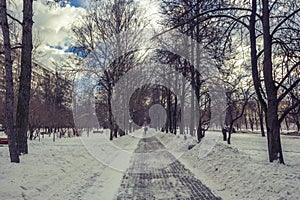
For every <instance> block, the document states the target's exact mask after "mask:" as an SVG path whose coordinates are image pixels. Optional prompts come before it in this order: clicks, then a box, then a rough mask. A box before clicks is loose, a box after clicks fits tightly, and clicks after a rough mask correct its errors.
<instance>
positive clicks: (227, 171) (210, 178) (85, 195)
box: [0, 130, 300, 200]
mask: <svg viewBox="0 0 300 200" xmlns="http://www.w3.org/2000/svg"><path fill="white" fill-rule="evenodd" d="M209 134H210V136H213V137H211V138H209V137H208V138H209V139H208V140H207V141H205V143H203V144H200V145H197V146H195V147H194V148H193V149H192V150H189V151H187V147H188V146H189V145H190V144H194V143H195V139H194V138H191V137H188V138H187V139H186V140H185V139H184V137H183V136H180V137H179V136H174V135H172V134H163V133H158V134H154V133H153V132H151V131H150V130H149V133H148V135H146V136H145V135H143V132H142V130H140V132H137V133H134V134H132V135H128V136H125V137H122V138H118V139H114V141H113V142H110V141H109V140H108V134H107V132H105V133H103V134H90V137H87V136H86V134H84V135H83V136H82V137H80V138H62V139H57V141H56V142H55V143H53V142H52V138H50V137H47V136H46V137H45V138H42V139H41V141H40V142H39V141H29V154H28V155H23V156H21V163H20V164H11V163H10V162H9V157H8V156H9V155H8V147H7V146H2V147H0V199H5V200H15V199H29V200H34V199H87V200H90V199H100V200H106V199H107V200H109V199H114V198H115V197H116V196H115V195H116V193H117V191H118V188H119V186H120V183H121V181H122V178H123V175H124V171H125V170H126V168H127V167H128V163H129V160H130V159H131V156H132V154H133V152H134V149H136V147H137V144H138V141H139V140H140V138H141V137H148V136H152V135H155V136H156V137H157V138H158V139H159V140H160V141H161V142H162V143H163V144H164V145H165V146H166V148H167V150H169V151H170V152H171V153H173V155H175V157H176V158H178V159H179V160H180V161H181V162H182V163H183V164H184V165H185V166H186V167H187V168H189V169H190V170H191V171H192V172H193V173H195V175H196V176H197V177H198V178H199V179H200V180H201V181H202V182H203V183H204V184H206V185H207V186H208V187H209V188H211V189H212V191H213V192H214V193H215V194H216V195H218V196H221V197H222V198H223V199H225V200H226V199H263V200H264V199H299V198H300V138H299V137H291V136H283V137H282V143H283V150H284V155H285V162H286V165H280V164H277V163H269V162H268V161H267V147H266V138H262V137H260V136H259V135H251V134H234V135H233V136H232V145H231V146H228V145H227V144H226V143H225V142H223V141H221V137H218V136H221V133H219V132H217V133H216V132H215V133H212V132H211V133H208V134H207V136H209ZM216 138H218V140H216ZM205 145H206V146H205Z"/></svg>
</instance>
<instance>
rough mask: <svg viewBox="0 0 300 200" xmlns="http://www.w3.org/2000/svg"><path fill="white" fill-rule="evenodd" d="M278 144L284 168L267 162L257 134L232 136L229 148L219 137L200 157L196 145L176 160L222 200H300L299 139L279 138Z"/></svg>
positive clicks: (263, 144)
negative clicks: (284, 163)
mask: <svg viewBox="0 0 300 200" xmlns="http://www.w3.org/2000/svg"><path fill="white" fill-rule="evenodd" d="M208 134H209V133H208ZM219 134H220V133H219ZM282 145H283V151H284V156H285V162H286V165H281V164H278V163H269V162H268V155H267V144H266V138H263V137H261V136H260V135H258V134H233V135H232V145H230V146H229V145H227V144H226V142H223V141H221V138H220V139H219V140H218V141H217V143H216V144H215V146H214V148H213V149H212V151H210V152H209V153H208V155H207V156H205V157H202V158H199V156H198V155H199V148H200V146H201V145H197V146H196V147H195V148H193V149H192V150H190V151H188V152H186V153H185V154H184V155H183V156H182V157H181V158H180V161H181V162H182V163H184V164H185V165H186V167H188V168H189V169H190V170H191V171H192V172H194V173H195V175H196V176H197V177H198V178H199V179H200V180H201V181H202V182H204V183H205V184H206V185H207V186H208V187H210V188H211V189H212V190H213V192H215V194H217V195H219V196H221V197H222V198H223V199H262V200H265V199H272V200H273V199H289V200H290V199H300V137H295V136H294V137H292V136H282Z"/></svg>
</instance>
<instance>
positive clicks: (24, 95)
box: [16, 0, 33, 154]
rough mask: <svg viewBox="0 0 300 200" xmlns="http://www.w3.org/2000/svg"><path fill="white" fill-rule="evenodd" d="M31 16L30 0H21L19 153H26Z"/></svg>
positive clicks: (30, 68) (30, 65)
mask: <svg viewBox="0 0 300 200" xmlns="http://www.w3.org/2000/svg"><path fill="white" fill-rule="evenodd" d="M32 16H33V11H32V0H23V25H22V53H21V74H20V86H19V93H18V105H17V119H16V128H17V145H18V150H19V154H21V153H24V154H27V153H28V145H27V130H28V119H29V100H30V88H31V71H32V60H31V59H32V25H33V21H32Z"/></svg>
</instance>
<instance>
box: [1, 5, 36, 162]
mask: <svg viewBox="0 0 300 200" xmlns="http://www.w3.org/2000/svg"><path fill="white" fill-rule="evenodd" d="M0 15H1V17H0V19H1V28H2V35H3V42H4V56H5V77H6V100H5V102H6V109H5V112H6V132H7V135H8V145H9V152H10V159H11V162H16V163H19V162H20V159H19V155H20V154H22V153H25V154H27V153H28V146H27V129H28V120H29V115H28V113H29V100H30V84H31V71H32V46H33V45H32V25H33V20H32V16H33V12H32V0H24V1H23V21H22V22H20V21H19V20H17V19H16V18H14V17H13V16H12V15H11V13H8V12H7V2H6V0H1V12H0ZM8 17H9V18H10V19H12V20H14V21H16V22H17V23H19V24H20V25H21V26H22V42H21V44H22V45H21V74H20V83H19V92H18V101H17V102H18V104H17V114H16V119H14V91H13V90H14V85H13V72H12V65H13V60H12V56H11V55H12V54H11V52H12V49H13V48H16V46H14V44H11V38H10V26H9V20H8ZM15 121H16V126H14V122H15Z"/></svg>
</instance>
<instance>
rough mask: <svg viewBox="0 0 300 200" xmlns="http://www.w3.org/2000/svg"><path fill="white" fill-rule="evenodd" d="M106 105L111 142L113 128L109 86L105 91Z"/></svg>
mask: <svg viewBox="0 0 300 200" xmlns="http://www.w3.org/2000/svg"><path fill="white" fill-rule="evenodd" d="M107 93H108V94H107V105H108V121H109V130H110V134H109V139H110V140H113V131H114V127H113V114H112V110H111V97H112V89H111V87H110V86H109V88H108V91H107Z"/></svg>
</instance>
